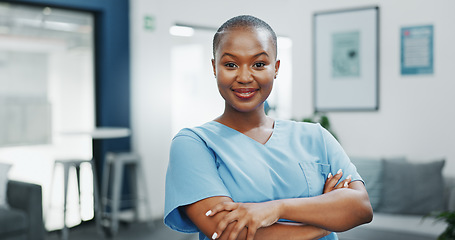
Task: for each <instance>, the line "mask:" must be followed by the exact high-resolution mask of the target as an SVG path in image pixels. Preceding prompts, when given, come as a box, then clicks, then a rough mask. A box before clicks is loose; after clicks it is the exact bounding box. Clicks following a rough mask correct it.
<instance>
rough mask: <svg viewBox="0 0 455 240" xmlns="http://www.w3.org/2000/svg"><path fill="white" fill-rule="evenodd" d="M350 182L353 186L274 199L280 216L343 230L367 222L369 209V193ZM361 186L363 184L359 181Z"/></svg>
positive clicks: (337, 230)
mask: <svg viewBox="0 0 455 240" xmlns="http://www.w3.org/2000/svg"><path fill="white" fill-rule="evenodd" d="M358 184H362V183H361V182H353V183H351V185H353V188H346V189H339V190H335V191H332V192H329V193H326V194H322V195H319V196H315V197H310V198H297V199H283V200H277V203H278V205H279V208H280V218H284V219H288V220H292V221H296V222H302V223H305V224H309V225H314V226H318V227H321V228H324V229H328V230H330V231H336V232H340V231H346V230H348V229H351V228H353V227H355V226H358V225H361V224H364V223H367V222H370V221H371V219H372V209H371V205H370V202H369V199H368V194H366V192H364V191H363V190H362V189H361V188H357V189H356V185H357V186H359V185H358ZM362 187H363V184H362Z"/></svg>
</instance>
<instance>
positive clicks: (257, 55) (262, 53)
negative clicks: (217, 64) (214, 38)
mask: <svg viewBox="0 0 455 240" xmlns="http://www.w3.org/2000/svg"><path fill="white" fill-rule="evenodd" d="M261 55H266V56H267V57H269V54H267V53H266V52H260V53H258V54H256V55H254V56H253V57H254V58H257V57H259V56H261ZM224 56H230V57H232V58H237V57H236V56H235V55H233V54H230V53H223V55H221V57H220V59H221V58H223V57H224Z"/></svg>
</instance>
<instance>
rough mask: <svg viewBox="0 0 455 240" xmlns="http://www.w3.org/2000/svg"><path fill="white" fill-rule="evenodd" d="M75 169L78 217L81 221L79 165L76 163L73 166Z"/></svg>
mask: <svg viewBox="0 0 455 240" xmlns="http://www.w3.org/2000/svg"><path fill="white" fill-rule="evenodd" d="M74 168H75V169H76V183H77V193H78V195H77V196H78V200H79V216H80V217H81V219H82V205H81V165H80V163H76V164H75V165H74Z"/></svg>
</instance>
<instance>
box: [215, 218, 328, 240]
mask: <svg viewBox="0 0 455 240" xmlns="http://www.w3.org/2000/svg"><path fill="white" fill-rule="evenodd" d="M233 226H234V224H230V225H229V226H228V227H227V228H226V231H225V232H224V233H223V235H221V236H220V238H219V239H220V240H226V239H228V236H229V233H230V232H231V230H232V228H233ZM247 231H248V229H247V228H244V229H243V230H242V231H241V232H240V234H239V236H238V237H237V240H244V239H246V235H247ZM328 234H330V232H328V231H327V230H324V229H322V228H318V227H315V226H311V225H303V224H301V223H285V222H278V223H275V224H273V225H272V226H269V227H264V228H259V229H258V230H257V232H256V234H255V236H254V239H258V240H269V239H270V240H276V239H283V240H312V239H320V238H322V237H324V236H327V235H328Z"/></svg>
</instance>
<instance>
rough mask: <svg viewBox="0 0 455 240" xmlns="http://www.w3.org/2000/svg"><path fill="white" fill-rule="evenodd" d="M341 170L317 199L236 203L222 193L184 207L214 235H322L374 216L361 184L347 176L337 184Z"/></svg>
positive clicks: (232, 237)
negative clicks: (285, 221)
mask: <svg viewBox="0 0 455 240" xmlns="http://www.w3.org/2000/svg"><path fill="white" fill-rule="evenodd" d="M342 174H343V173H342V172H340V173H338V174H336V175H334V176H330V177H329V178H328V179H327V181H326V183H325V186H324V192H323V194H322V195H319V196H315V197H309V198H295V199H281V200H274V201H268V202H262V203H235V202H234V201H233V200H232V199H231V198H229V197H223V196H218V197H211V198H206V199H203V200H200V201H198V202H195V203H193V204H190V205H187V206H185V211H186V214H187V215H188V217H189V218H190V219H191V221H193V223H194V224H195V225H196V226H197V227H198V228H199V229H200V230H201V231H202V232H203V233H204V234H205V235H206V236H208V237H209V238H211V239H222V240H225V239H227V240H235V239H239V240H243V239H246V240H253V239H261V240H267V239H283V240H284V239H319V238H321V237H324V236H326V235H328V234H330V233H331V232H332V231H335V232H341V231H346V230H348V229H351V228H353V227H355V226H358V225H361V224H364V223H367V222H370V221H371V220H372V217H373V213H372V209H371V205H370V202H369V198H368V194H367V192H366V190H365V187H364V185H363V183H362V182H360V181H354V182H351V179H350V178H349V177H348V178H346V179H345V180H343V181H341V182H339V183H338V181H339V179H340V178H341V176H342ZM278 219H288V220H291V221H294V222H296V223H284V222H278Z"/></svg>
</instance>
